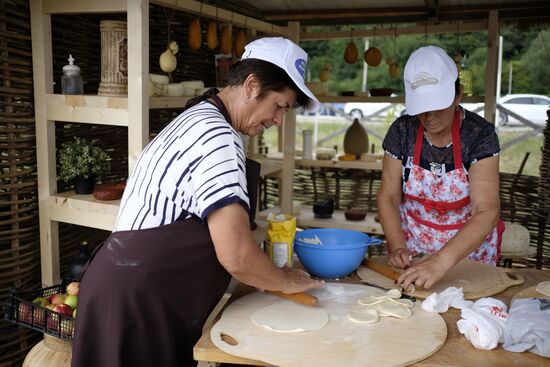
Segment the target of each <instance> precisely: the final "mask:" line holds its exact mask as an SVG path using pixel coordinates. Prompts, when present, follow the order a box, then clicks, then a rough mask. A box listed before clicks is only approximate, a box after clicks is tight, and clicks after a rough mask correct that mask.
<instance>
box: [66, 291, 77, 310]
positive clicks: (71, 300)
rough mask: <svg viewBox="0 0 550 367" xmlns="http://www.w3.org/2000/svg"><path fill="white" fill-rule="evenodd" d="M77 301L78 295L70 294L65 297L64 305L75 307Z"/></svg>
mask: <svg viewBox="0 0 550 367" xmlns="http://www.w3.org/2000/svg"><path fill="white" fill-rule="evenodd" d="M77 302H78V296H72V295H70V294H69V295H68V296H67V297H65V302H64V303H65V304H66V305H69V306H70V307H71V308H75V307H76V304H77Z"/></svg>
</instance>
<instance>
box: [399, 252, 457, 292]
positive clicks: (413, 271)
mask: <svg viewBox="0 0 550 367" xmlns="http://www.w3.org/2000/svg"><path fill="white" fill-rule="evenodd" d="M451 267H452V263H449V262H447V261H445V259H444V258H443V257H441V256H440V255H438V254H435V255H432V256H430V257H428V258H427V259H426V260H424V261H422V262H421V263H418V264H415V265H413V266H411V267H410V268H409V269H407V270H406V271H405V272H404V273H403V274H401V276H400V277H399V279H397V284H399V285H401V287H402V288H403V289H409V286H410V285H411V284H414V286H415V287H416V288H418V289H429V288H431V287H432V286H433V285H434V284H435V283H436V282H437V281H438V280H439V279H441V278H442V277H443V276H444V275H445V273H446V272H447V271H448V270H449V269H450V268H451Z"/></svg>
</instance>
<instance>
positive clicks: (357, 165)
mask: <svg viewBox="0 0 550 367" xmlns="http://www.w3.org/2000/svg"><path fill="white" fill-rule="evenodd" d="M295 162H296V165H297V166H302V167H327V168H353V169H365V170H369V169H370V170H377V171H380V170H382V160H381V159H377V160H373V161H362V160H355V161H339V160H337V159H296V161H295Z"/></svg>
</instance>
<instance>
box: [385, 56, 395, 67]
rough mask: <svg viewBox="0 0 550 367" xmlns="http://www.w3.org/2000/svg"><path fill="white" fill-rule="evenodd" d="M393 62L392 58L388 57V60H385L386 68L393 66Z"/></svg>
mask: <svg viewBox="0 0 550 367" xmlns="http://www.w3.org/2000/svg"><path fill="white" fill-rule="evenodd" d="M394 62H396V60H395V58H393V57H388V58H387V59H386V64H387V65H388V66H390V65H391V64H393V63H394Z"/></svg>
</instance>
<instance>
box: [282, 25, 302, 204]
mask: <svg viewBox="0 0 550 367" xmlns="http://www.w3.org/2000/svg"><path fill="white" fill-rule="evenodd" d="M288 30H289V38H290V39H291V40H292V41H294V42H296V43H298V42H299V38H300V23H298V22H289V23H288ZM282 140H283V170H282V174H281V180H280V184H279V195H280V196H279V203H280V205H281V210H282V212H283V213H289V214H290V213H292V201H293V199H294V156H295V145H296V111H295V110H290V111H289V112H288V113H287V114H286V115H285V121H284V124H283V139H282Z"/></svg>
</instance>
